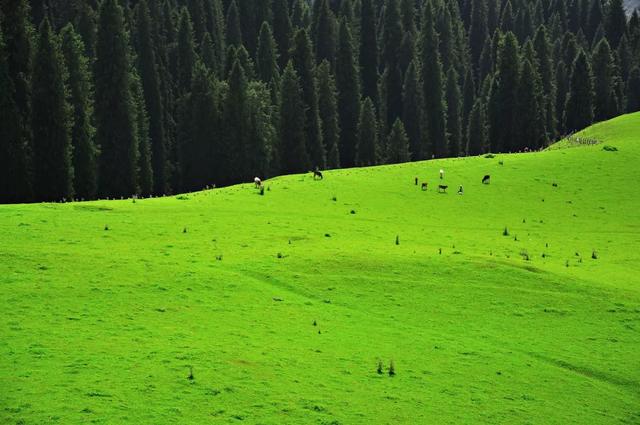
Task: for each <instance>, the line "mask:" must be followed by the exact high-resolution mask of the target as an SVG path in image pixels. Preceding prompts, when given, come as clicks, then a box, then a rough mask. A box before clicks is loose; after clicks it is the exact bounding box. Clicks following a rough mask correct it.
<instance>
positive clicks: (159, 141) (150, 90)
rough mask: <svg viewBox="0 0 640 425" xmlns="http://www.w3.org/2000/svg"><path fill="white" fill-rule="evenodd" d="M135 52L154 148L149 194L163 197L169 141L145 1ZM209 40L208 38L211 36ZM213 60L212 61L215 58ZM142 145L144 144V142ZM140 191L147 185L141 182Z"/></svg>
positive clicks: (139, 13)
mask: <svg viewBox="0 0 640 425" xmlns="http://www.w3.org/2000/svg"><path fill="white" fill-rule="evenodd" d="M136 15H137V16H136V17H137V25H136V30H137V31H136V40H135V44H136V52H137V65H138V67H137V68H138V72H139V73H140V82H141V84H142V92H143V98H144V105H143V106H144V107H145V110H146V112H147V114H148V120H149V122H148V126H149V136H148V138H149V144H150V146H151V158H152V161H151V164H152V175H153V182H154V185H153V189H152V190H151V192H150V193H154V194H156V195H161V194H163V193H166V191H167V189H168V187H167V183H168V172H167V156H166V139H165V130H164V107H163V105H162V98H161V95H160V76H159V74H158V68H157V60H156V55H155V50H156V49H155V46H154V43H153V38H152V29H151V21H150V16H149V8H148V5H147V2H146V0H141V1H140V2H139V3H138V6H137V14H136ZM206 34H207V38H208V37H209V33H206ZM212 60H213V58H212ZM141 142H142V141H141ZM141 189H144V185H143V184H142V182H141Z"/></svg>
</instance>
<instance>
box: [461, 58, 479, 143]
mask: <svg viewBox="0 0 640 425" xmlns="http://www.w3.org/2000/svg"><path fill="white" fill-rule="evenodd" d="M475 97H476V87H475V82H474V80H473V74H472V73H471V67H469V68H467V72H466V74H465V76H464V83H463V85H462V129H463V132H464V131H466V128H467V125H468V124H469V114H471V109H472V108H473V104H474V102H475ZM462 148H464V146H462Z"/></svg>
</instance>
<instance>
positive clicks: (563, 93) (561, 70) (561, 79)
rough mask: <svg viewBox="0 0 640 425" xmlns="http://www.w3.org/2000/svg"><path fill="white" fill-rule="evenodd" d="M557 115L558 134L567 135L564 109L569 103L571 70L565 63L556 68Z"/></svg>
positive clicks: (559, 63) (560, 63)
mask: <svg viewBox="0 0 640 425" xmlns="http://www.w3.org/2000/svg"><path fill="white" fill-rule="evenodd" d="M555 73H556V89H557V90H556V93H557V95H556V114H557V117H558V118H557V126H558V133H559V134H565V133H566V127H565V126H564V107H565V106H566V103H567V93H568V92H569V70H567V66H566V65H565V63H564V62H563V61H560V62H558V65H557V66H556V72H555Z"/></svg>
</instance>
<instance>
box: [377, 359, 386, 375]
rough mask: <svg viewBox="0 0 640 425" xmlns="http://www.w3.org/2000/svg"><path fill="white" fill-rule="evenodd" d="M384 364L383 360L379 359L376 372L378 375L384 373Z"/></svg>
mask: <svg viewBox="0 0 640 425" xmlns="http://www.w3.org/2000/svg"><path fill="white" fill-rule="evenodd" d="M383 369H384V366H382V360H378V367H377V368H376V372H378V375H382V373H383Z"/></svg>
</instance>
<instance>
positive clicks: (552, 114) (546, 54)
mask: <svg viewBox="0 0 640 425" xmlns="http://www.w3.org/2000/svg"><path fill="white" fill-rule="evenodd" d="M534 46H535V50H536V59H537V61H536V64H537V67H538V69H537V71H538V75H540V84H541V88H542V94H543V98H542V99H541V101H542V105H540V107H541V108H542V110H543V112H544V115H545V128H546V130H547V135H548V137H549V138H555V137H556V85H555V72H554V68H553V65H552V52H551V45H550V43H549V39H548V36H547V31H546V28H545V27H544V26H543V25H541V26H540V27H538V30H537V31H536V35H535V38H534Z"/></svg>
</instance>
